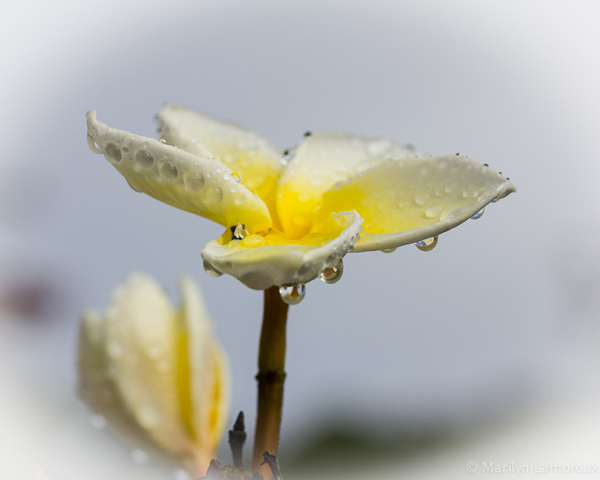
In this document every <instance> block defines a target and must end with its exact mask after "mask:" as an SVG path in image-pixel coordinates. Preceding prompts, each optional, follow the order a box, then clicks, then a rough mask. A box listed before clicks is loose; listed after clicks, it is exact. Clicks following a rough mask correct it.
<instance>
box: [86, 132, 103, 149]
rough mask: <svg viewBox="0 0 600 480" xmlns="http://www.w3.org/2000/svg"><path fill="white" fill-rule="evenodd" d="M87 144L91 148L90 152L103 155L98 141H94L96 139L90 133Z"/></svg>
mask: <svg viewBox="0 0 600 480" xmlns="http://www.w3.org/2000/svg"><path fill="white" fill-rule="evenodd" d="M87 144H88V147H90V150H91V151H92V152H94V153H98V154H101V153H102V149H101V148H100V146H99V145H98V144H97V143H96V140H94V137H92V136H91V135H90V134H89V133H88V136H87Z"/></svg>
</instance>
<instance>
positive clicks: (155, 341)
mask: <svg viewBox="0 0 600 480" xmlns="http://www.w3.org/2000/svg"><path fill="white" fill-rule="evenodd" d="M180 288H181V293H182V302H181V306H180V308H179V309H178V310H177V309H175V308H173V306H172V305H171V303H170V301H169V299H168V297H167V295H166V294H165V292H164V291H163V290H162V288H160V286H159V285H158V284H157V283H156V282H155V281H154V280H152V279H151V278H149V277H148V276H146V275H143V274H140V273H136V274H133V275H131V277H130V278H129V280H128V281H127V283H125V284H124V285H121V286H120V287H118V288H117V289H116V290H115V291H114V293H113V297H112V300H111V303H110V305H109V307H108V309H107V310H106V312H105V313H104V314H102V313H99V312H96V311H89V312H86V313H85V314H84V315H83V321H82V324H81V330H80V336H79V365H78V366H79V369H78V374H79V394H80V396H81V398H82V399H83V400H84V401H85V402H86V403H87V404H88V406H90V407H91V408H92V410H93V411H94V412H95V413H96V415H99V416H101V417H96V418H102V417H103V418H104V419H105V421H106V422H107V423H108V424H110V425H111V426H112V427H113V428H114V429H115V430H117V431H118V432H119V433H121V434H122V435H124V436H125V437H127V438H128V440H129V441H130V442H131V443H132V445H133V446H134V448H137V449H140V450H142V451H146V452H149V453H152V454H157V455H158V456H160V457H163V458H164V457H167V458H169V459H171V460H175V461H177V462H179V463H181V464H184V465H185V466H186V468H187V469H188V470H189V471H190V472H191V473H192V474H194V475H196V476H201V475H204V474H205V472H206V469H207V468H208V466H209V463H210V460H211V458H212V457H213V456H214V453H215V450H216V448H217V445H218V443H219V441H220V439H221V436H222V435H223V433H224V429H225V422H226V420H227V415H228V410H229V400H230V378H229V369H228V364H227V359H226V357H225V354H224V352H223V350H222V348H221V346H220V344H219V343H218V342H217V340H216V339H215V337H214V336H213V328H212V324H211V321H210V318H209V316H208V313H207V312H206V308H205V306H204V302H203V300H202V296H201V294H200V291H199V290H198V288H197V287H196V285H195V284H194V283H193V282H192V281H191V280H190V279H189V278H183V279H182V280H181V281H180ZM102 422H104V420H102Z"/></svg>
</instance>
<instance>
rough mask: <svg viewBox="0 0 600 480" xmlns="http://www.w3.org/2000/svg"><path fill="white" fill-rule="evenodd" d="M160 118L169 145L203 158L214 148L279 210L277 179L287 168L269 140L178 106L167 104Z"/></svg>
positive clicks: (270, 209)
mask: <svg viewBox="0 0 600 480" xmlns="http://www.w3.org/2000/svg"><path fill="white" fill-rule="evenodd" d="M156 120H157V122H158V125H159V128H160V132H161V137H162V138H164V139H165V140H166V141H167V143H168V144H169V145H175V146H177V147H179V148H181V149H183V150H185V151H187V152H190V153H193V154H194V155H198V156H201V157H202V156H205V155H206V153H205V152H206V151H207V150H208V151H210V152H211V153H212V155H214V156H216V157H217V158H218V159H219V160H221V161H222V162H223V163H224V164H225V165H227V167H229V168H230V169H231V170H232V171H233V172H235V173H237V174H239V176H240V180H241V182H243V183H245V184H246V185H247V186H248V188H249V189H251V190H256V192H257V193H258V195H259V197H260V198H262V199H263V200H264V202H265V203H266V204H267V206H268V207H269V211H270V212H271V213H272V214H273V212H275V191H276V187H277V179H278V177H279V175H280V174H281V172H282V170H283V165H282V163H281V158H282V153H281V151H279V150H278V149H277V148H275V147H274V146H273V145H272V144H271V143H270V142H269V141H268V140H267V139H265V138H264V137H262V136H261V135H259V134H258V133H256V132H254V131H252V130H249V129H247V128H244V127H242V126H239V125H236V124H233V123H229V122H224V121H221V120H217V119H215V118H212V117H209V116H207V115H203V114H201V113H198V112H195V111H194V110H190V109H188V108H185V107H181V106H178V105H169V106H166V107H163V108H162V109H161V110H160V112H159V114H158V115H157V116H156Z"/></svg>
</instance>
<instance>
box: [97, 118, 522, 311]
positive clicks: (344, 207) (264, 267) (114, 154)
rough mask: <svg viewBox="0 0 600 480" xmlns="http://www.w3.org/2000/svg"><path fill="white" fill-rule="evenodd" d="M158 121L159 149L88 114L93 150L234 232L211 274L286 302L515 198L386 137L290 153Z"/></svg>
mask: <svg viewBox="0 0 600 480" xmlns="http://www.w3.org/2000/svg"><path fill="white" fill-rule="evenodd" d="M156 119H157V121H158V124H159V126H160V132H161V136H162V137H163V140H161V141H160V142H159V141H157V140H153V139H150V138H145V137H140V136H137V135H132V134H130V133H128V132H125V131H122V130H116V129H113V128H109V127H108V126H107V125H105V124H104V123H101V122H99V121H97V120H96V112H94V111H92V112H88V114H87V123H88V144H89V145H90V148H91V149H92V150H93V151H94V152H96V153H103V154H104V156H105V157H106V158H107V160H108V161H109V162H111V163H112V164H113V165H114V166H115V168H116V169H117V170H118V171H119V172H120V173H121V174H122V175H123V176H124V177H125V179H126V180H127V182H128V183H129V185H130V186H131V187H132V188H133V189H134V190H137V191H140V192H144V193H146V194H148V195H150V196H152V197H154V198H156V199H158V200H160V201H162V202H165V203H168V204H170V205H173V206H175V207H178V208H181V209H183V210H187V211H189V212H192V213H195V214H198V215H201V216H203V217H206V218H209V219H211V220H214V221H216V222H218V223H220V224H221V225H223V226H224V227H226V229H225V232H224V233H223V235H222V236H221V237H219V238H217V239H215V240H212V241H210V242H209V243H208V244H207V245H206V246H205V247H204V250H203V251H202V258H203V260H204V268H205V269H206V271H207V272H208V273H209V274H210V275H213V276H220V275H222V274H223V273H226V274H229V275H232V276H234V277H235V278H237V279H238V280H239V281H241V282H242V283H244V284H245V285H247V286H248V287H250V288H253V289H260V290H262V289H266V288H269V287H271V286H282V289H281V291H282V296H283V297H284V299H285V300H286V301H288V303H295V302H297V301H298V299H301V298H302V296H303V290H304V289H303V286H304V284H305V283H307V282H310V281H311V280H313V279H315V278H317V277H320V278H321V279H322V280H324V281H325V282H328V283H333V282H335V281H337V280H338V279H339V277H340V275H341V272H342V267H343V265H342V258H343V257H344V256H345V255H346V254H347V253H348V252H368V251H373V250H383V251H391V250H393V249H395V248H397V247H400V246H402V245H406V244H409V243H417V242H419V243H418V245H420V247H421V248H422V249H431V248H433V246H435V243H436V242H437V236H438V235H439V234H441V233H443V232H446V231H448V230H450V229H452V228H454V227H456V226H457V225H459V224H461V223H463V222H464V221H466V220H468V219H469V218H471V217H473V216H477V215H480V213H479V212H481V211H482V210H483V208H484V207H485V206H486V205H487V204H488V203H490V202H492V201H494V200H498V199H501V198H503V197H505V196H507V195H508V194H510V193H511V192H514V191H515V187H514V185H512V184H511V183H510V182H509V181H508V179H507V178H505V177H504V176H503V175H501V174H499V173H497V172H495V171H493V170H492V169H491V168H489V167H487V166H485V165H481V164H479V163H477V162H475V161H473V160H470V159H468V158H466V157H463V156H460V155H451V156H440V157H423V156H420V155H419V154H418V153H417V152H415V151H414V150H413V149H412V148H409V147H402V146H398V145H395V144H393V143H392V142H390V141H388V140H385V139H379V138H376V139H372V138H364V137H359V136H355V135H348V134H344V133H333V132H325V133H316V134H307V135H305V138H304V140H303V141H302V142H301V143H300V145H299V146H298V147H296V148H294V149H291V150H289V151H285V152H281V151H279V150H277V149H276V148H275V147H274V146H273V145H271V144H270V143H269V142H268V141H267V140H266V139H264V138H263V137H261V136H260V135H258V134H257V133H255V132H252V131H250V130H247V129H245V128H243V127H240V126H237V125H234V124H230V123H226V122H222V121H219V120H215V119H213V118H210V117H207V116H205V115H202V114H199V113H197V112H194V111H192V110H189V109H186V108H183V107H180V106H166V107H164V108H163V109H162V110H161V111H160V113H159V114H158V115H157V117H156Z"/></svg>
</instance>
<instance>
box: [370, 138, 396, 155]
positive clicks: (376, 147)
mask: <svg viewBox="0 0 600 480" xmlns="http://www.w3.org/2000/svg"><path fill="white" fill-rule="evenodd" d="M391 146H392V144H391V143H390V142H389V141H388V140H374V141H372V142H371V143H369V145H368V146H367V150H368V151H369V153H370V154H371V155H373V156H376V157H380V156H382V155H383V154H384V153H385V152H387V151H388V150H389V149H390V148H391Z"/></svg>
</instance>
